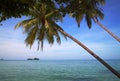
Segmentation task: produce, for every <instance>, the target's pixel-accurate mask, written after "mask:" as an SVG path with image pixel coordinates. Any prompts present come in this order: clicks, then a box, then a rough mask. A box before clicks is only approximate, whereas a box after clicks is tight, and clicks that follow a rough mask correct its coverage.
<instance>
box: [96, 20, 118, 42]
mask: <svg viewBox="0 0 120 81" xmlns="http://www.w3.org/2000/svg"><path fill="white" fill-rule="evenodd" d="M94 21H95V22H96V23H97V24H98V25H99V26H100V27H101V28H103V29H104V30H105V31H106V32H108V33H109V34H110V35H111V36H112V37H113V38H115V39H116V40H117V41H118V42H120V38H119V37H117V36H116V35H115V34H113V33H112V32H111V31H110V30H108V29H107V27H105V26H104V25H103V24H102V23H100V22H99V21H98V20H97V19H95V18H94Z"/></svg>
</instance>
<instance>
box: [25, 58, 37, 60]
mask: <svg viewBox="0 0 120 81" xmlns="http://www.w3.org/2000/svg"><path fill="white" fill-rule="evenodd" d="M27 60H39V58H28V59H27Z"/></svg>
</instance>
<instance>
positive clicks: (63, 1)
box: [0, 0, 105, 49]
mask: <svg viewBox="0 0 120 81" xmlns="http://www.w3.org/2000/svg"><path fill="white" fill-rule="evenodd" d="M104 4H105V0H2V1H0V22H2V21H4V20H6V19H8V18H11V17H15V18H16V17H21V16H23V15H25V16H28V17H29V19H27V20H24V21H21V22H20V23H18V24H17V25H16V27H15V28H17V27H23V29H24V32H25V33H27V38H26V40H25V43H26V45H27V46H28V45H29V46H30V47H31V46H32V45H33V43H34V41H35V40H37V41H38V49H39V44H40V45H41V48H42V49H43V44H44V40H47V41H48V43H49V44H53V43H54V39H56V41H57V42H58V43H59V44H60V43H61V40H60V35H59V34H60V32H59V31H57V29H61V30H62V28H61V27H60V26H58V25H57V24H56V23H57V22H58V21H62V20H63V18H64V17H65V15H71V16H72V17H73V18H75V20H76V22H77V24H78V27H80V23H81V21H82V20H83V19H84V18H85V20H86V23H87V25H88V27H89V28H91V27H92V21H93V20H94V19H96V20H98V19H103V17H104V14H103V13H102V9H101V8H100V6H101V5H104ZM6 5H7V6H6ZM62 35H63V34H62ZM63 36H64V37H66V36H65V35H63Z"/></svg>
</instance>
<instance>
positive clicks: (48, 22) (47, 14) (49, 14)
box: [15, 0, 65, 50]
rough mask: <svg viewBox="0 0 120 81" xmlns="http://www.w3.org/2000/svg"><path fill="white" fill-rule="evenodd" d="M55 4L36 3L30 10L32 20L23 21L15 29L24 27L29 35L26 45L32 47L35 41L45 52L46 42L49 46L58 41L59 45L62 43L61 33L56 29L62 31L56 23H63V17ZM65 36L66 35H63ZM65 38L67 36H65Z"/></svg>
mask: <svg viewBox="0 0 120 81" xmlns="http://www.w3.org/2000/svg"><path fill="white" fill-rule="evenodd" d="M51 4H54V3H53V2H51V3H50V2H49V3H47V4H45V2H42V0H41V2H40V3H36V5H35V6H33V7H32V8H30V11H29V17H30V19H27V20H24V21H21V22H20V23H18V24H17V25H16V26H15V28H18V27H23V28H24V32H25V33H27V38H26V40H25V43H26V45H27V46H28V45H29V46H30V47H31V46H32V45H33V43H34V41H35V40H37V41H38V49H39V44H40V45H41V49H42V50H43V44H44V40H47V41H48V43H49V44H51V45H52V44H53V43H54V39H56V41H57V43H59V44H60V43H61V39H60V35H59V34H60V32H59V31H57V30H56V29H61V30H62V28H61V27H59V26H58V25H57V24H56V22H57V21H61V19H62V15H61V13H60V12H58V10H57V8H56V7H55V5H51ZM63 36H64V35H63ZM64 37H65V36H64Z"/></svg>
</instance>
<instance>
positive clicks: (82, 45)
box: [57, 29, 120, 78]
mask: <svg viewBox="0 0 120 81" xmlns="http://www.w3.org/2000/svg"><path fill="white" fill-rule="evenodd" d="M57 30H58V31H59V32H61V33H62V34H64V35H66V36H67V37H68V38H70V39H71V40H73V41H74V42H76V43H77V44H78V45H80V46H81V47H82V48H84V49H85V50H86V51H87V52H88V53H89V54H90V55H92V56H93V57H95V58H96V59H97V60H98V61H99V62H101V63H102V64H103V65H104V66H105V67H106V68H108V69H109V70H110V71H111V72H112V73H113V74H115V75H116V76H117V77H118V78H120V74H119V73H118V72H117V71H116V70H115V69H113V68H112V67H111V66H110V65H109V64H107V63H106V62H105V61H104V60H102V59H101V58H100V57H99V56H97V55H96V54H95V53H94V52H93V51H91V50H90V49H89V48H88V47H86V46H85V45H84V44H82V43H81V42H80V41H78V40H77V39H75V38H74V37H72V36H71V35H69V34H67V33H66V32H64V31H63V30H60V29H57Z"/></svg>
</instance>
